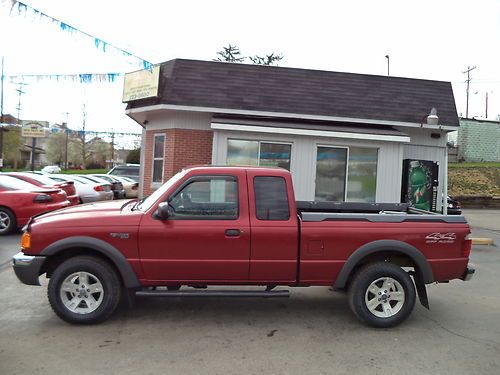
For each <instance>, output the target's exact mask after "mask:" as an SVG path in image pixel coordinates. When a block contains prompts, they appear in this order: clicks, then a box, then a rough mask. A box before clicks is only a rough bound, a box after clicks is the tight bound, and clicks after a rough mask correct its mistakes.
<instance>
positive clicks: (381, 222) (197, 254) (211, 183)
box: [13, 166, 474, 327]
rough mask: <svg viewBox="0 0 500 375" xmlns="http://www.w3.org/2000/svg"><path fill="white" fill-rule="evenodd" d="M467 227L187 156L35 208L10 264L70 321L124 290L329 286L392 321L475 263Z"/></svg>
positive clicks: (364, 313) (106, 309)
mask: <svg viewBox="0 0 500 375" xmlns="http://www.w3.org/2000/svg"><path fill="white" fill-rule="evenodd" d="M469 233H470V228H469V226H468V225H467V223H466V221H465V219H464V218H463V217H462V216H446V215H439V214H431V213H430V212H425V211H421V210H416V209H412V208H410V207H408V206H407V205H406V204H380V203H373V204H370V203H332V202H297V201H295V198H294V191H293V185H292V178H291V175H290V173H289V172H288V171H286V170H284V169H279V168H262V167H207V166H204V167H190V168H186V169H184V170H182V171H181V172H179V173H178V174H176V175H175V176H174V177H172V178H171V179H170V180H169V181H167V182H166V183H165V184H164V185H163V186H161V187H160V188H159V189H158V190H156V191H155V192H154V193H153V194H151V195H150V196H149V197H147V198H145V199H141V200H124V201H111V202H99V203H89V204H84V205H79V206H75V207H70V208H65V209H61V210H58V211H54V212H50V213H46V214H43V215H40V216H35V217H33V218H32V219H31V220H30V222H29V223H28V225H27V226H26V227H25V230H24V233H23V236H22V240H21V248H22V251H21V252H20V253H18V254H16V255H15V256H14V258H13V268H14V271H15V273H16V275H17V276H18V278H19V279H20V280H21V281H22V282H23V283H25V284H28V285H40V283H39V276H40V275H42V274H45V275H46V277H47V278H49V279H50V280H49V284H48V299H49V303H50V305H51V306H52V308H53V310H54V311H55V313H56V314H57V315H58V316H59V317H60V318H62V319H64V320H65V321H68V322H71V323H82V324H85V323H96V322H100V321H103V320H105V319H106V318H108V317H109V316H110V315H111V314H112V313H113V311H114V310H115V309H116V307H117V305H118V303H119V301H120V299H121V298H122V297H123V298H125V299H127V300H129V301H133V300H134V297H135V296H137V295H139V296H162V297H195V296H196V297H207V296H208V297H223V296H233V297H286V296H288V293H289V292H288V288H291V287H309V286H329V287H332V288H333V289H335V290H339V291H346V292H347V294H348V301H349V305H350V308H351V309H352V311H353V313H354V314H355V315H356V316H357V317H358V318H359V319H360V320H361V321H362V322H364V323H366V324H368V325H370V326H374V327H390V326H394V325H396V324H398V323H400V322H402V321H403V320H405V319H406V318H407V317H408V316H409V315H410V313H411V312H412V310H413V308H414V305H415V301H416V297H417V295H418V297H419V299H420V301H421V303H422V304H423V305H424V306H426V307H427V308H428V306H429V304H428V298H427V293H426V284H429V283H434V282H448V281H450V280H453V279H461V280H468V279H469V278H470V277H471V276H472V274H473V273H474V269H473V268H472V267H470V266H469V265H468V263H469V254H470V251H471V240H470V239H469V238H468V236H469ZM207 286H211V288H210V289H206V288H207ZM214 286H217V287H215V289H213V288H214ZM228 286H231V287H230V288H228ZM235 286H255V287H256V288H255V290H249V288H244V289H243V290H239V289H237V288H235ZM277 286H279V287H280V288H278V289H275V287H277ZM285 288H286V289H285ZM240 289H241V288H240Z"/></svg>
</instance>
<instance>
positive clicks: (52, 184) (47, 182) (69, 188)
mask: <svg viewBox="0 0 500 375" xmlns="http://www.w3.org/2000/svg"><path fill="white" fill-rule="evenodd" d="M5 174H6V175H7V176H11V177H15V178H19V179H20V180H23V181H26V182H29V183H30V184H33V185H36V186H40V187H43V188H49V189H53V188H56V189H61V190H64V192H65V193H66V195H67V196H68V200H69V202H70V204H71V205H72V206H74V205H76V204H78V203H80V200H79V198H78V194H77V193H76V189H75V186H74V182H73V181H65V182H56V181H54V180H52V179H50V178H48V177H47V176H44V175H43V174H36V173H29V172H12V173H5Z"/></svg>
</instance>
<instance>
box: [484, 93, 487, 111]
mask: <svg viewBox="0 0 500 375" xmlns="http://www.w3.org/2000/svg"><path fill="white" fill-rule="evenodd" d="M485 112H486V113H485V116H484V117H486V118H488V91H486V111H485Z"/></svg>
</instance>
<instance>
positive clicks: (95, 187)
mask: <svg viewBox="0 0 500 375" xmlns="http://www.w3.org/2000/svg"><path fill="white" fill-rule="evenodd" d="M48 177H49V178H51V179H53V180H54V181H60V182H62V181H74V183H75V184H74V186H75V189H76V193H77V194H78V197H79V198H80V201H81V202H82V203H89V202H98V201H109V200H112V199H113V192H112V191H111V188H110V186H109V184H107V183H98V182H92V181H90V180H87V179H84V178H80V177H77V176H73V175H66V174H54V175H50V176H48Z"/></svg>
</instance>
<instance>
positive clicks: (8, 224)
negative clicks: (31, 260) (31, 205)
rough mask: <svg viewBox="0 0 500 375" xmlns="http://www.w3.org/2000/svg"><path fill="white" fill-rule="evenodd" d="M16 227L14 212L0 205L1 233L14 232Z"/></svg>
mask: <svg viewBox="0 0 500 375" xmlns="http://www.w3.org/2000/svg"><path fill="white" fill-rule="evenodd" d="M16 227H17V223H16V216H15V215H14V213H13V212H12V211H11V210H9V209H8V208H7V207H0V235H2V234H9V233H12V232H13V231H14V229H16Z"/></svg>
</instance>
